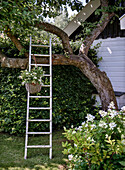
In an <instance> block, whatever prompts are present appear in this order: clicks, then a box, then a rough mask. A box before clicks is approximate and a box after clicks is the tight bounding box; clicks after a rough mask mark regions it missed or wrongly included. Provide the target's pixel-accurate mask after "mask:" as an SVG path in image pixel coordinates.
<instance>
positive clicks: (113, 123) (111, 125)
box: [109, 122, 117, 130]
mask: <svg viewBox="0 0 125 170" xmlns="http://www.w3.org/2000/svg"><path fill="white" fill-rule="evenodd" d="M116 126H117V124H115V122H111V123H109V127H110V129H112V130H113V129H114V127H116Z"/></svg>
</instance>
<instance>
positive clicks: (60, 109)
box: [0, 66, 94, 134]
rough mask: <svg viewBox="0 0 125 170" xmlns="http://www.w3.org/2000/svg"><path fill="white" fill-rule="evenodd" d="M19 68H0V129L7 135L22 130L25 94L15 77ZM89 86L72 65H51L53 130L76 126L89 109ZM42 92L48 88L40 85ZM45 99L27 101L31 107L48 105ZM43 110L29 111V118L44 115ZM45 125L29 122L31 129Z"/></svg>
mask: <svg viewBox="0 0 125 170" xmlns="http://www.w3.org/2000/svg"><path fill="white" fill-rule="evenodd" d="M19 75H20V69H9V68H0V81H1V86H0V108H1V109H0V130H1V131H3V132H8V133H10V134H21V133H25V123H26V107H27V93H26V90H25V88H24V87H23V86H22V85H21V80H20V79H19V78H18V77H19ZM93 90H94V88H93V86H92V84H91V83H90V81H88V79H87V78H86V77H84V76H83V74H82V73H81V71H80V70H78V69H77V68H75V67H73V66H53V129H56V128H62V127H63V126H66V127H67V128H68V127H70V126H71V124H75V125H79V124H80V123H81V122H82V121H83V120H84V117H85V115H86V113H87V112H90V111H92V109H93V108H92V105H93V104H94V100H92V99H91V94H92V93H93ZM41 92H42V95H49V91H48V90H47V88H46V89H44V88H42V91H41ZM38 95H40V94H38ZM48 103H49V101H46V100H45V99H44V100H38V99H35V100H31V106H46V107H47V106H48ZM48 114H49V113H48V112H47V111H44V112H42V111H40V112H36V111H32V112H31V113H30V115H31V118H41V117H42V118H47V116H48ZM48 128H49V124H46V125H45V124H41V123H32V122H31V129H30V130H31V131H32V130H35V131H41V129H42V130H43V131H44V130H46V129H48Z"/></svg>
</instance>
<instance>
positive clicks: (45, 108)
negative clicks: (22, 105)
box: [29, 107, 50, 110]
mask: <svg viewBox="0 0 125 170" xmlns="http://www.w3.org/2000/svg"><path fill="white" fill-rule="evenodd" d="M29 109H32V110H33V109H36V110H37V109H41V110H49V109H50V107H29Z"/></svg>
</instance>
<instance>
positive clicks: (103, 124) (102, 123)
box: [99, 120, 108, 128]
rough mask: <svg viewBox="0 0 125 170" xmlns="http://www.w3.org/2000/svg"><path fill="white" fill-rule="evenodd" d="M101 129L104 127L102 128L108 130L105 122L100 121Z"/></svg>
mask: <svg viewBox="0 0 125 170" xmlns="http://www.w3.org/2000/svg"><path fill="white" fill-rule="evenodd" d="M99 127H102V128H107V127H108V126H107V124H106V123H105V122H104V121H102V120H101V121H100V122H99Z"/></svg>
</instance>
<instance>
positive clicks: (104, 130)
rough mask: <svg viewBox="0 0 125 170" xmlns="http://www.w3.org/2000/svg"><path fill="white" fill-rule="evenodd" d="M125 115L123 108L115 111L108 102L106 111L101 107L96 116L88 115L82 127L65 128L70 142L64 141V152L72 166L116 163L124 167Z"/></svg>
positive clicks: (106, 167) (73, 167)
mask: <svg viewBox="0 0 125 170" xmlns="http://www.w3.org/2000/svg"><path fill="white" fill-rule="evenodd" d="M124 114H125V107H122V108H121V110H120V111H119V112H117V111H116V110H115V107H114V103H113V102H111V103H110V105H109V109H108V111H107V112H105V111H102V110H100V111H99V114H98V113H97V114H96V117H95V116H93V115H91V114H87V116H86V118H87V121H85V122H82V125H81V126H79V127H76V128H74V127H73V126H72V127H71V129H69V130H67V129H66V128H64V130H65V133H64V136H65V137H67V139H68V141H69V142H66V143H63V147H65V149H64V151H63V153H64V154H67V155H68V159H69V166H70V167H71V169H74V170H76V169H81V170H82V169H92V170H97V169H99V170H100V169H104V170H106V169H113V168H114V167H117V165H118V163H119V165H121V166H122V167H123V166H124V160H123V161H121V158H122V157H123V158H124V149H125V145H124V144H125V143H124V138H125V136H124V123H125V122H124ZM94 119H95V120H94ZM118 157H119V160H117V158H118ZM115 160H117V163H116V162H115ZM102 167H103V168H102Z"/></svg>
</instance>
